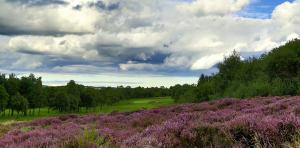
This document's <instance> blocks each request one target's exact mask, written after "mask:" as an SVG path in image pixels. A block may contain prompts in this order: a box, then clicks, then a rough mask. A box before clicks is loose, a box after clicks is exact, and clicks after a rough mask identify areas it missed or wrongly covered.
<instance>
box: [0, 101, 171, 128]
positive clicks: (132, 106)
mask: <svg viewBox="0 0 300 148" xmlns="http://www.w3.org/2000/svg"><path fill="white" fill-rule="evenodd" d="M171 104H174V101H173V99H171V97H164V98H163V97H155V98H142V99H132V100H124V101H120V102H119V103H116V104H114V105H113V106H110V105H109V106H105V107H103V108H102V110H101V109H100V107H97V109H96V111H95V112H94V109H92V110H88V113H97V114H98V113H111V112H112V111H113V110H119V112H121V111H129V110H136V109H141V108H142V107H146V108H147V109H151V108H155V107H158V106H160V105H171ZM38 111H39V110H38V108H37V109H35V116H26V117H24V116H22V115H19V119H18V121H29V120H32V119H35V118H43V117H57V116H58V113H57V112H56V111H53V110H50V113H48V108H41V113H40V116H38ZM28 113H29V110H28ZM2 114H3V113H1V115H0V123H2V124H6V123H12V122H17V112H14V116H13V117H7V114H8V110H6V111H5V117H4V116H2ZM66 114H68V113H61V115H66ZM76 114H79V115H86V114H87V113H86V109H85V108H82V109H81V112H79V113H76Z"/></svg>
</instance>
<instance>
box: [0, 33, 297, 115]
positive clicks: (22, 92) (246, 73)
mask: <svg viewBox="0 0 300 148" xmlns="http://www.w3.org/2000/svg"><path fill="white" fill-rule="evenodd" d="M299 67H300V40H299V39H294V40H291V41H289V42H287V43H286V44H285V45H283V46H280V47H278V48H275V49H273V50H272V51H270V52H269V53H263V54H262V55H261V56H260V57H258V58H256V57H249V58H248V59H247V60H244V61H242V60H241V56H240V55H239V53H237V52H236V51H233V52H232V53H231V55H229V56H225V57H224V59H223V61H222V62H219V63H218V70H219V71H218V72H217V73H216V74H212V75H211V76H207V75H204V74H201V76H200V77H199V80H198V83H197V84H196V85H195V84H192V85H189V84H184V85H180V84H177V85H175V86H171V87H170V88H165V87H164V86H161V87H160V88H158V87H151V88H143V87H136V88H131V87H130V86H127V87H123V86H118V87H117V88H112V87H107V88H102V89H101V90H97V89H94V88H93V87H85V86H83V85H80V84H76V82H75V81H74V80H70V81H69V83H67V85H66V86H59V87H43V85H42V77H35V75H34V74H30V75H29V76H23V77H21V78H17V77H16V75H15V74H13V73H12V74H10V75H9V76H8V77H6V75H5V74H0V112H3V114H2V116H5V112H4V111H5V110H6V109H8V110H9V113H8V114H7V115H6V116H13V115H14V112H17V115H18V116H19V113H21V114H23V115H25V116H27V114H29V116H34V115H35V109H40V108H41V107H48V112H49V110H50V109H52V110H56V111H58V113H61V112H69V113H76V112H80V111H81V109H82V108H85V109H86V112H87V110H88V109H95V108H97V107H100V108H102V107H103V106H104V105H111V106H112V105H113V104H115V103H117V102H119V101H120V100H128V99H132V98H146V97H164V96H171V97H172V99H174V102H175V103H199V102H203V101H209V100H218V99H222V98H227V97H234V98H241V99H244V98H248V97H255V96H262V97H265V96H270V95H272V96H283V95H292V96H293V95H299V94H300V75H299ZM28 110H29V112H28ZM37 114H38V115H39V111H38V113H37Z"/></svg>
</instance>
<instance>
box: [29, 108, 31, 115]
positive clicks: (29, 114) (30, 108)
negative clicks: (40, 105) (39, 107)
mask: <svg viewBox="0 0 300 148" xmlns="http://www.w3.org/2000/svg"><path fill="white" fill-rule="evenodd" d="M29 116H31V108H30V109H29Z"/></svg>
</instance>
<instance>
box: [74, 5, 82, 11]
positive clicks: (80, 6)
mask: <svg viewBox="0 0 300 148" xmlns="http://www.w3.org/2000/svg"><path fill="white" fill-rule="evenodd" d="M81 8H82V5H77V6H75V7H73V9H74V10H81Z"/></svg>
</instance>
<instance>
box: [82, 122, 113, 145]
mask: <svg viewBox="0 0 300 148" xmlns="http://www.w3.org/2000/svg"><path fill="white" fill-rule="evenodd" d="M97 123H98V122H96V123H95V124H92V125H90V126H86V127H84V131H83V136H82V137H77V138H78V140H79V143H80V144H82V145H89V144H96V145H97V147H99V146H102V145H103V144H104V143H105V145H106V146H107V147H108V146H110V145H111V142H112V141H113V137H112V136H109V139H108V140H107V141H105V137H103V136H100V133H99V132H98V131H97V129H96V127H95V125H96V124H97Z"/></svg>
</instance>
